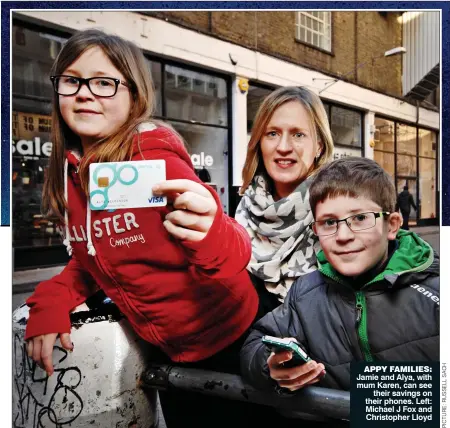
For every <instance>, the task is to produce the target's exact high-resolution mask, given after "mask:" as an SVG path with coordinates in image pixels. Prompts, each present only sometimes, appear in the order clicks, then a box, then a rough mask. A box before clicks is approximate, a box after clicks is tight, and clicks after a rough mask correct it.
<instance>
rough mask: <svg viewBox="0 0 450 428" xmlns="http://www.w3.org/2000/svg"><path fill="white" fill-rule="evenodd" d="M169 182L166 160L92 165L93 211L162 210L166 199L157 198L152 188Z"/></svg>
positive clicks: (90, 183)
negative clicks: (123, 209) (124, 209)
mask: <svg viewBox="0 0 450 428" xmlns="http://www.w3.org/2000/svg"><path fill="white" fill-rule="evenodd" d="M165 179H166V161H165V160H162V159H161V160H159V159H158V160H142V161H129V162H105V163H92V164H91V165H89V199H90V201H89V206H90V208H91V210H110V209H120V208H145V207H161V206H165V205H167V198H166V197H165V196H154V195H153V193H152V186H153V185H155V184H157V183H160V182H161V181H164V180H165Z"/></svg>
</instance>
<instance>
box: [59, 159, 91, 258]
mask: <svg viewBox="0 0 450 428" xmlns="http://www.w3.org/2000/svg"><path fill="white" fill-rule="evenodd" d="M68 170H69V161H68V160H67V158H66V161H65V162H64V198H65V199H66V204H67V206H69V192H68V190H67V177H68ZM86 205H87V207H86V229H87V249H88V254H89V255H91V256H95V255H96V254H97V253H96V251H95V248H94V245H93V244H92V238H91V209H90V208H89V201H87V204H86ZM64 223H65V226H66V227H65V237H64V241H63V244H64V245H65V246H66V250H67V253H68V254H69V256H71V255H72V252H73V249H72V245H71V244H70V239H69V214H68V212H67V209H66V210H64Z"/></svg>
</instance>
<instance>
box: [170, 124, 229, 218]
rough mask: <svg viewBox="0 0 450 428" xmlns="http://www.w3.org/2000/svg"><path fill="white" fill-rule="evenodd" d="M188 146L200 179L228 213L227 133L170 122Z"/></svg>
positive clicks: (218, 129)
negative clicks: (211, 189) (218, 198)
mask: <svg viewBox="0 0 450 428" xmlns="http://www.w3.org/2000/svg"><path fill="white" fill-rule="evenodd" d="M170 123H171V125H172V126H173V127H174V128H175V129H176V130H177V131H178V132H179V133H180V134H181V136H182V137H183V138H184V140H185V142H186V146H187V149H188V152H189V154H190V156H191V160H192V164H193V165H194V168H195V171H196V174H197V175H198V177H199V178H200V179H201V180H202V181H204V182H207V183H208V184H209V185H210V186H212V187H213V188H214V189H215V190H216V191H217V193H218V195H219V197H220V200H221V202H222V205H223V207H224V211H225V212H228V130H227V129H224V128H218V127H213V126H204V125H197V124H190V123H189V124H188V123H182V122H175V121H171V122H170Z"/></svg>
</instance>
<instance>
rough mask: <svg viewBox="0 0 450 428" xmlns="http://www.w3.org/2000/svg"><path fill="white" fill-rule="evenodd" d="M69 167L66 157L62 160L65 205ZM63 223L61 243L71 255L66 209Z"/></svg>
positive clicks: (67, 195)
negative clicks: (62, 239) (63, 229)
mask: <svg viewBox="0 0 450 428" xmlns="http://www.w3.org/2000/svg"><path fill="white" fill-rule="evenodd" d="M68 169H69V161H68V160H67V158H66V161H65V162H64V198H65V200H66V204H67V206H68V205H69V192H68V191H67V174H68ZM64 223H65V226H66V228H65V236H64V241H63V244H64V245H65V246H66V250H67V254H69V256H71V255H72V245H70V240H69V214H68V212H67V209H65V210H64Z"/></svg>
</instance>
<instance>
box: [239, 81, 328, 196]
mask: <svg viewBox="0 0 450 428" xmlns="http://www.w3.org/2000/svg"><path fill="white" fill-rule="evenodd" d="M289 101H298V102H300V103H301V104H302V105H303V107H304V108H305V109H306V111H307V112H308V113H309V118H310V120H311V124H312V125H313V128H314V131H315V134H316V135H315V139H316V141H320V142H321V143H322V150H321V153H320V157H319V158H318V159H316V161H315V162H314V164H313V167H312V170H311V171H310V174H309V175H311V174H313V173H314V172H316V171H317V170H319V169H320V167H321V166H322V165H324V164H325V163H327V162H328V161H329V160H330V159H331V156H332V155H333V138H332V136H331V131H330V126H329V124H328V117H327V113H326V111H325V108H324V106H323V104H322V101H321V100H320V98H319V96H318V95H316V94H315V93H314V92H312V91H310V90H309V89H307V88H305V87H297V86H286V87H282V88H278V89H277V90H275V91H273V92H272V93H271V94H270V95H268V96H267V97H266V98H265V99H264V101H263V102H262V104H261V105H260V107H259V109H258V112H257V113H256V118H255V122H254V124H253V127H252V134H251V137H250V141H249V143H248V148H247V157H246V159H245V164H244V167H243V170H242V181H243V183H242V186H241V188H240V189H239V194H240V195H243V194H244V192H245V190H246V189H247V187H248V186H249V185H250V183H251V182H252V180H253V177H254V176H255V174H256V173H262V174H264V175H265V177H266V179H268V180H269V183H271V184H273V183H272V181H271V179H270V177H269V175H268V174H267V171H266V168H265V167H264V162H263V159H262V153H261V144H260V142H261V138H262V136H263V135H264V132H265V131H266V128H267V124H268V123H269V121H270V119H271V117H272V115H273V114H274V112H275V110H276V109H277V108H278V107H280V106H281V105H282V104H284V103H287V102H289Z"/></svg>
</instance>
